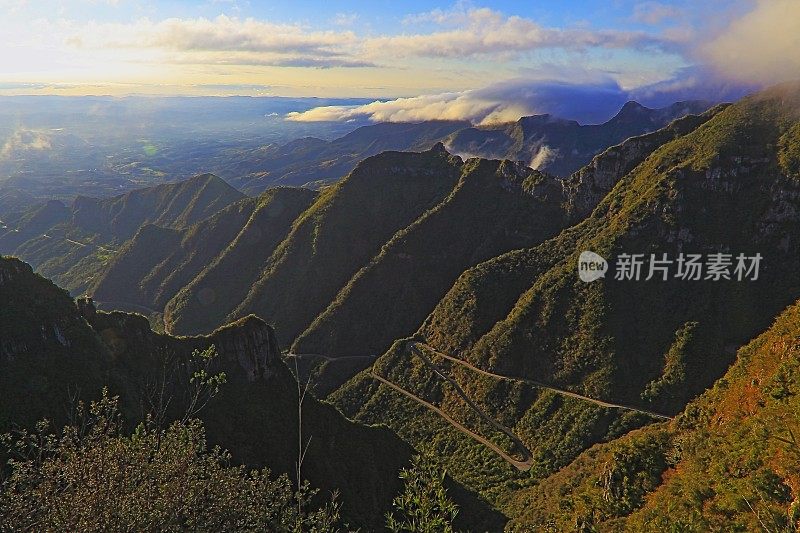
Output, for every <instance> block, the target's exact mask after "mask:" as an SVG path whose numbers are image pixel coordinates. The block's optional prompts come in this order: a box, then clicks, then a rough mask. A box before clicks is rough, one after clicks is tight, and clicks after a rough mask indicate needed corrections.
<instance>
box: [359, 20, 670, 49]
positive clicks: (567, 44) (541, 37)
mask: <svg viewBox="0 0 800 533" xmlns="http://www.w3.org/2000/svg"><path fill="white" fill-rule="evenodd" d="M426 20H427V21H431V22H434V23H436V24H438V25H441V26H444V28H442V29H439V30H438V31H434V32H431V33H417V34H404V35H396V36H384V37H376V38H374V39H370V40H368V41H367V42H366V43H365V46H366V48H367V50H368V51H369V52H371V53H372V54H375V55H387V54H393V55H396V56H406V57H408V56H420V57H456V58H468V57H471V56H478V55H496V54H504V53H520V52H528V51H533V50H539V49H547V48H558V49H564V50H586V49H588V48H595V47H599V48H634V49H662V50H672V49H673V48H674V45H675V43H673V42H672V41H670V40H669V39H664V38H660V37H654V36H652V35H649V34H647V33H644V32H632V31H617V30H591V29H587V28H578V27H575V28H567V29H561V28H548V27H545V26H542V25H541V24H539V23H537V22H536V21H534V20H531V19H528V18H523V17H519V16H506V15H504V14H502V13H500V12H498V11H495V10H492V9H489V8H473V9H467V10H455V11H439V10H435V11H431V12H429V13H424V14H421V15H416V16H412V17H410V18H407V19H406V23H410V22H411V23H419V22H422V21H426Z"/></svg>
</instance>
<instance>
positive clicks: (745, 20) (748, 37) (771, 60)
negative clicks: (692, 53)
mask: <svg viewBox="0 0 800 533" xmlns="http://www.w3.org/2000/svg"><path fill="white" fill-rule="evenodd" d="M798 50H800V1H798V0H758V1H757V2H756V4H755V6H754V9H753V10H752V11H750V12H749V13H747V14H745V15H744V16H742V17H741V18H739V19H737V20H734V21H733V22H732V23H731V24H730V25H729V26H728V27H727V28H726V29H725V30H724V31H723V32H722V33H721V34H720V35H718V36H717V37H716V38H714V39H712V40H711V41H709V42H708V43H706V44H704V45H702V46H701V47H700V50H699V55H700V58H701V59H703V60H706V61H708V62H709V63H711V64H712V65H714V66H715V67H716V68H717V69H718V71H719V73H720V74H721V75H723V76H725V77H727V78H729V79H733V80H738V81H744V82H758V83H762V84H769V83H775V82H778V81H785V80H790V79H797V78H800V52H798Z"/></svg>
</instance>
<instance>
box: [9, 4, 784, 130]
mask: <svg viewBox="0 0 800 533" xmlns="http://www.w3.org/2000/svg"><path fill="white" fill-rule="evenodd" d="M530 4H531V3H530V2H522V1H511V0H501V1H491V2H489V1H487V2H477V1H476V2H472V1H458V2H455V3H453V2H421V1H419V0H414V1H410V2H402V3H392V2H373V3H370V4H365V3H362V2H357V1H356V0H348V1H343V2H335V3H332V2H327V3H325V2H288V1H284V0H281V1H277V2H269V3H268V5H266V3H262V2H250V1H246V0H206V1H204V2H198V3H195V2H188V1H183V0H171V1H157V0H41V1H38V2H33V1H30V0H0V10H2V11H3V12H4V31H3V32H2V34H0V46H2V48H3V49H4V51H5V53H3V54H2V55H0V95H19V94H62V95H90V94H91V95H97V94H107V95H130V94H149V95H255V96H259V95H281V96H322V97H333V96H336V97H369V98H376V99H380V101H376V102H375V103H373V104H368V105H366V106H336V107H323V108H317V109H311V110H307V111H304V112H299V113H295V114H292V115H291V116H290V118H291V119H292V120H295V121H319V120H323V121H329V120H350V119H354V118H361V119H364V118H365V119H368V120H373V121H418V120H427V119H437V118H442V119H468V120H472V121H473V122H476V123H485V122H497V121H502V120H513V119H515V118H518V117H519V116H523V115H528V114H535V113H541V112H551V113H556V114H559V115H560V116H563V117H565V118H574V119H577V120H581V121H584V122H593V121H594V122H596V121H600V120H603V119H605V118H608V116H610V115H611V114H613V112H614V111H615V110H617V109H619V106H620V105H621V104H622V103H624V102H625V101H626V100H628V99H632V98H635V99H637V100H639V101H641V102H642V103H645V104H646V105H652V106H659V105H666V104H668V103H670V102H673V101H676V100H681V99H706V100H717V101H720V100H726V99H727V100H731V99H735V98H738V97H740V96H741V95H743V94H745V93H746V92H749V91H751V90H753V89H755V88H759V87H763V86H765V85H769V84H772V83H776V82H780V81H784V80H786V79H794V78H798V77H800V57H798V56H797V55H787V54H785V53H784V51H785V50H793V49H797V46H798V44H800V43H799V42H798V40H799V39H800V37H798V36H799V35H800V2H798V1H797V0H716V1H714V2H706V3H697V2H690V1H688V0H674V1H667V0H664V1H632V0H615V1H613V2H610V3H609V2H605V1H601V0H586V1H577V0H569V1H556V0H546V1H541V2H537V3H536V4H535V5H530ZM387 100H388V101H387Z"/></svg>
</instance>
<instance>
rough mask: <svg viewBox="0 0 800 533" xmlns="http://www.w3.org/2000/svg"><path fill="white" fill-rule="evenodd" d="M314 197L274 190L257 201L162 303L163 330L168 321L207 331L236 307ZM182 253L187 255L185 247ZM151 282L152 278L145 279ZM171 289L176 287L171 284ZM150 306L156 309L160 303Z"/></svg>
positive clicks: (304, 192)
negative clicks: (204, 263)
mask: <svg viewBox="0 0 800 533" xmlns="http://www.w3.org/2000/svg"><path fill="white" fill-rule="evenodd" d="M317 196H318V195H317V194H316V193H315V192H314V191H311V190H310V189H302V188H292V187H277V188H274V189H269V190H268V191H267V192H265V193H264V194H263V195H261V197H259V198H260V199H259V201H258V204H257V205H256V206H255V209H254V210H253V212H252V214H251V215H250V217H249V219H248V220H247V222H246V223H245V224H243V225H242V226H241V227H240V228H239V229H238V233H237V234H236V235H235V237H234V238H233V239H232V240H231V241H230V242H229V243H226V245H225V247H224V249H223V250H222V251H221V252H220V253H219V254H218V255H217V256H216V257H215V258H214V259H213V261H209V262H208V263H207V266H205V268H203V269H202V271H200V272H199V273H198V274H197V275H196V276H194V277H193V278H192V279H191V280H190V281H188V283H186V284H184V285H183V286H182V288H181V289H180V290H179V291H178V292H177V293H176V294H175V296H174V297H173V298H171V299H170V300H169V301H168V302H166V303H165V304H164V307H163V309H164V313H165V315H166V317H167V323H168V324H169V327H172V322H173V320H174V321H175V322H178V320H175V319H174V318H173V317H180V318H179V320H180V322H181V323H188V324H192V325H193V327H194V328H195V330H197V331H211V330H213V329H214V328H215V327H216V326H217V325H218V324H220V323H223V322H224V321H225V317H226V316H227V315H228V314H230V313H231V311H233V310H234V309H235V308H236V306H237V305H239V303H241V302H242V301H243V300H244V299H245V298H246V297H247V294H248V293H249V292H250V290H251V288H252V287H253V286H254V285H255V284H256V283H257V281H258V279H259V277H260V276H261V272H262V270H263V268H264V265H266V264H267V262H268V261H269V259H270V257H271V256H272V254H273V252H274V251H275V249H276V248H277V246H278V245H279V244H280V243H281V242H282V241H283V240H284V239H285V238H286V237H287V236H288V234H289V231H290V230H291V229H292V225H293V223H294V221H295V220H296V219H297V217H299V216H300V215H301V214H302V213H303V212H304V211H305V210H306V209H308V208H309V207H310V205H311V204H312V202H314V200H316V199H317ZM188 244H189V246H186V247H185V248H186V249H187V250H192V246H191V244H192V243H191V242H190V243H188ZM150 277H151V278H152V279H157V278H156V277H155V275H153V274H151V275H150ZM176 286H177V285H176ZM154 304H155V305H158V306H161V305H162V304H161V302H160V301H155V302H154Z"/></svg>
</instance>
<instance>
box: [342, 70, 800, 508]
mask: <svg viewBox="0 0 800 533" xmlns="http://www.w3.org/2000/svg"><path fill="white" fill-rule="evenodd" d="M798 109H800V85H797V84H790V85H784V86H779V87H776V88H774V89H771V90H769V91H765V92H762V93H759V94H756V95H754V96H751V97H748V98H745V99H744V100H742V101H740V102H738V103H736V104H735V105H732V106H730V107H727V108H725V109H723V110H721V111H720V112H718V113H716V115H714V116H713V118H711V119H710V120H708V121H707V122H705V123H704V124H702V125H701V126H700V127H698V128H697V129H695V130H693V131H691V132H690V133H688V134H686V135H683V136H680V137H678V138H676V139H675V140H672V141H670V142H668V143H666V144H664V145H663V146H661V147H660V148H658V149H657V150H655V152H654V153H653V154H652V155H651V156H650V157H648V158H647V159H646V160H645V161H644V162H643V163H641V164H640V165H638V166H637V167H636V168H635V169H633V170H632V171H631V172H629V173H628V174H626V175H625V176H624V177H623V178H622V179H621V180H619V182H618V183H617V184H616V185H615V186H614V187H613V189H612V190H611V192H610V193H609V194H608V195H606V196H605V198H604V199H603V200H602V202H601V203H600V204H599V205H598V206H597V207H596V208H595V209H594V211H593V212H592V213H591V215H589V217H588V218H586V219H585V220H583V221H582V222H580V223H579V224H577V225H575V226H572V227H570V228H568V229H566V230H564V231H563V232H562V233H560V234H559V235H558V236H557V237H555V238H553V239H550V240H548V241H546V242H544V243H543V244H541V245H539V246H537V247H534V248H526V249H521V250H515V251H512V252H508V253H506V254H503V255H500V256H498V257H496V258H493V259H491V260H489V261H486V262H484V263H481V264H479V265H477V266H475V267H473V268H471V269H469V270H467V271H466V272H465V273H463V274H462V275H461V276H460V277H459V279H458V280H457V281H456V283H455V284H454V285H453V287H452V288H451V289H450V290H449V292H448V293H447V295H446V296H445V297H444V298H443V299H442V300H441V301H440V302H439V303H438V304H437V305H436V307H435V309H434V310H433V312H432V313H431V314H430V315H429V316H428V318H427V319H426V320H425V323H424V324H423V325H422V326H421V327H420V328H419V330H418V331H417V332H416V334H415V336H414V338H415V339H416V340H422V341H423V342H424V343H425V344H426V345H428V346H431V347H432V349H435V350H436V352H435V353H434V352H430V351H429V352H428V353H429V356H430V357H431V358H432V365H435V368H436V370H435V369H434V367H432V366H430V365H427V364H424V363H425V360H424V359H423V358H421V357H420V356H419V355H418V354H417V353H415V352H414V351H410V350H409V349H408V346H407V344H406V342H404V341H403V340H399V341H397V342H396V343H395V344H394V345H393V346H392V348H391V349H390V350H389V351H387V353H386V354H384V355H383V356H381V358H379V359H378V360H377V361H376V362H375V364H374V365H373V367H372V369H370V370H368V371H364V372H362V373H361V374H360V375H359V376H357V377H356V378H354V379H352V380H351V381H350V382H348V383H347V384H346V385H345V386H344V387H342V388H341V389H340V390H338V391H336V392H335V393H334V394H333V395H332V396H331V397H330V398H331V400H332V401H333V402H334V403H335V404H336V405H337V406H339V407H340V408H341V409H342V411H343V412H344V413H345V414H347V415H348V416H352V417H355V419H357V420H360V421H364V422H367V423H378V422H383V423H388V424H389V425H390V426H391V427H393V428H395V429H396V430H397V432H398V434H400V435H401V436H402V437H404V438H406V439H408V440H409V441H410V442H412V443H421V442H425V443H426V444H427V445H432V446H433V447H434V448H435V449H437V450H440V451H442V450H447V453H446V454H445V455H446V456H447V457H448V458H449V460H448V461H447V464H448V467H449V468H450V471H451V472H452V473H453V475H454V477H456V479H458V480H460V481H462V482H464V483H465V484H466V485H467V486H469V487H470V488H472V489H475V490H477V491H479V492H480V493H481V494H483V495H484V496H485V497H487V498H488V499H489V500H490V501H493V502H497V501H499V500H498V499H499V498H500V497H501V496H502V495H503V494H504V493H506V491H507V489H508V487H509V486H512V485H516V486H517V487H519V486H520V485H522V486H524V485H525V484H530V483H534V482H535V481H536V480H539V479H544V478H546V477H547V476H549V475H550V474H552V473H553V472H555V471H557V470H558V469H560V468H563V467H564V466H566V465H568V464H570V463H571V462H572V461H573V460H574V459H575V458H576V457H578V455H579V454H580V453H581V452H583V451H584V450H586V449H588V448H589V447H590V446H592V445H593V444H595V443H598V442H602V441H606V440H611V439H613V438H616V437H618V436H620V435H622V434H624V433H626V432H627V431H629V430H631V429H634V428H636V427H640V426H642V425H644V424H647V423H649V422H651V421H652V420H654V419H653V418H652V416H653V415H652V414H651V413H653V412H655V413H657V414H658V415H659V416H672V415H674V414H676V413H678V412H680V411H681V410H682V409H683V408H684V407H685V405H686V404H687V402H688V401H690V400H691V399H692V398H694V397H695V396H697V395H698V394H700V393H702V392H703V391H704V390H705V388H707V387H708V386H710V385H711V384H712V383H714V381H715V380H716V379H718V378H719V377H721V376H722V375H723V374H724V372H725V371H726V369H727V368H728V366H729V365H730V364H731V363H732V361H733V359H734V354H735V350H736V347H738V346H740V345H742V344H743V343H745V342H747V341H748V340H750V339H751V338H752V337H753V336H755V335H756V334H757V333H759V332H760V331H763V330H764V329H765V328H766V327H767V326H768V325H769V321H770V320H771V318H770V317H772V316H775V315H777V313H778V312H780V310H782V309H783V308H785V307H786V306H787V305H788V304H790V303H791V302H793V301H795V300H796V299H798V297H800V277H798V276H797V272H798V271H799V269H800V231H799V230H798V228H800V224H798V222H800V180H798V178H797V170H796V169H797V166H796V162H797V160H798V156H797V154H798V151H797V146H798V143H799V142H800V137H798V135H799V132H800V128H798V124H799V123H800V115H799V114H798ZM587 250H588V251H593V252H596V253H597V254H600V255H601V256H603V257H605V258H608V259H609V272H608V274H607V275H606V277H605V278H603V279H600V280H597V281H594V282H592V283H585V282H583V281H581V280H580V279H579V277H578V276H577V275H576V270H577V265H578V257H579V255H580V253H581V252H582V251H587ZM681 253H684V254H701V256H702V257H703V261H706V262H710V261H711V259H710V258H711V257H712V256H711V255H710V254H718V253H725V254H731V256H732V257H731V260H732V261H733V265H731V267H730V271H731V272H732V273H733V272H734V270H733V268H734V265H735V261H736V259H735V258H736V256H738V255H739V254H743V256H746V257H756V256H757V254H760V256H761V262H760V270H759V275H758V277H757V279H755V280H753V279H750V278H746V279H743V280H742V281H737V279H736V276H735V275H734V276H733V278H732V279H730V280H726V279H719V280H716V281H715V280H713V279H701V280H699V281H690V280H686V279H680V278H676V277H674V276H669V277H668V278H667V279H666V280H662V279H661V278H660V277H656V278H655V279H651V280H649V281H646V280H645V279H644V278H645V277H646V276H647V272H646V271H645V273H644V275H643V276H642V279H640V280H638V281H636V280H629V279H616V275H612V273H614V274H616V272H617V270H618V269H619V268H620V267H621V265H622V264H623V259H624V257H625V256H624V255H623V254H645V256H646V257H649V256H650V254H654V255H655V257H656V258H662V254H667V257H668V258H671V259H672V260H673V261H676V260H677V258H678V257H679V254H681ZM720 259H724V256H723V257H720ZM673 268H677V265H673ZM675 272H676V271H675V270H673V271H672V273H673V274H674V273H675ZM704 275H705V274H704ZM436 353H443V354H446V355H448V356H450V357H452V358H453V359H446V358H444V357H442V356H440V355H436ZM463 363H468V365H471V366H466V365H465V364H463ZM476 369H478V370H481V371H487V372H490V373H493V374H496V375H501V376H510V377H513V378H521V379H524V380H528V381H527V382H524V381H515V380H504V379H498V378H496V377H492V376H491V375H486V374H480V373H479V372H478V371H476ZM376 375H378V376H380V377H381V378H383V379H386V380H388V381H390V382H392V383H393V384H395V385H396V386H400V387H402V388H404V389H406V390H407V391H408V392H410V393H412V394H414V395H416V396H418V397H419V398H421V399H423V400H425V401H427V402H429V403H430V402H432V403H433V404H434V405H436V406H437V408H438V409H440V410H441V412H443V413H445V414H447V416H449V417H450V418H451V419H452V420H455V421H456V422H458V423H460V424H461V425H462V426H464V427H465V428H467V429H469V430H471V431H473V432H474V433H478V434H479V435H483V436H484V437H485V438H488V439H490V440H492V441H493V442H496V443H497V445H498V446H500V447H501V448H503V449H505V450H507V451H508V452H507V453H514V454H515V457H518V458H521V459H520V461H521V467H520V468H521V470H529V472H527V473H520V471H518V470H519V469H520V468H514V467H513V466H512V465H510V464H509V463H508V462H506V461H504V460H503V459H502V458H501V457H500V456H499V455H497V454H495V453H494V452H493V451H491V450H489V449H488V448H486V447H485V446H483V445H482V444H479V443H478V441H476V440H474V439H472V438H470V437H468V436H465V434H464V432H463V430H462V429H457V428H456V427H455V426H453V425H451V424H449V423H445V422H444V420H443V419H442V418H440V417H439V416H435V415H434V414H433V413H432V411H431V410H430V408H427V409H426V408H425V407H423V406H422V405H421V404H419V403H418V402H414V401H411V400H410V399H408V398H407V397H404V396H401V395H399V394H398V392H397V391H396V390H393V389H392V388H391V387H389V386H387V385H386V384H385V383H383V384H381V382H379V381H378V380H376V378H375V376H376ZM443 375H444V376H448V377H449V378H450V379H452V381H449V380H446V379H444V378H443ZM531 382H533V383H538V384H539V385H531V384H530V383H531ZM454 383H455V384H457V385H458V387H456V386H455V385H454ZM541 384H545V385H546V386H547V387H549V388H542V386H541ZM462 393H463V395H462ZM575 395H578V396H577V397H576V396H575ZM465 398H469V400H470V401H469V402H467V401H466V399H465ZM598 401H600V403H597V402H598ZM603 401H605V402H609V403H615V404H623V405H625V406H629V407H631V406H632V407H634V408H635V409H634V410H631V409H627V408H612V407H609V406H607V405H605V404H603ZM636 409H638V411H637V410H636ZM479 411H480V412H482V413H483V415H481V416H478V415H479ZM484 415H485V416H484ZM487 418H488V419H490V420H495V421H498V423H499V424H502V425H503V426H505V427H506V428H507V429H509V432H510V433H511V434H513V435H514V436H515V438H516V439H517V440H514V439H510V437H508V434H507V433H506V434H504V433H503V432H500V431H498V430H497V428H496V427H495V426H493V425H492V424H489V423H487V421H486V419H487ZM478 457H479V458H480V460H479V461H478V460H477V459H476V458H478ZM523 459H524V461H523ZM476 462H477V463H479V465H480V466H476Z"/></svg>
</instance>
